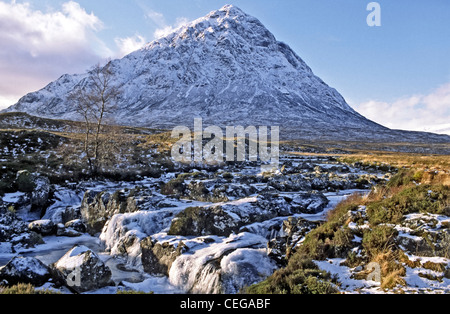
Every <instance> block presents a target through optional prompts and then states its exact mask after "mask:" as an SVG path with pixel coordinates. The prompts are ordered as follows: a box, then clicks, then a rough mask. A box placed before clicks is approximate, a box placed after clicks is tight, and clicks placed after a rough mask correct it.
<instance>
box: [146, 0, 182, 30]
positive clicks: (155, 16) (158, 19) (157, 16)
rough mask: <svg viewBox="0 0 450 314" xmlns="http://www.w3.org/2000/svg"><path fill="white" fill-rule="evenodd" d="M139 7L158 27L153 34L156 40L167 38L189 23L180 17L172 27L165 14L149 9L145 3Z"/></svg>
mask: <svg viewBox="0 0 450 314" xmlns="http://www.w3.org/2000/svg"><path fill="white" fill-rule="evenodd" d="M138 5H139V6H140V7H141V9H142V10H143V11H144V12H145V17H146V18H148V19H149V20H150V21H152V23H153V24H155V25H156V27H157V29H156V30H155V31H154V33H153V37H154V38H155V39H158V38H161V37H164V36H167V35H169V34H170V33H172V32H174V31H175V30H176V29H178V28H179V27H181V26H184V25H186V24H187V23H188V22H189V20H188V19H187V18H185V17H179V18H177V19H176V21H175V23H174V24H173V25H170V23H168V22H167V20H166V17H165V16H164V14H162V13H160V12H157V11H155V10H153V9H151V8H149V7H148V6H147V5H146V4H145V3H142V2H138Z"/></svg>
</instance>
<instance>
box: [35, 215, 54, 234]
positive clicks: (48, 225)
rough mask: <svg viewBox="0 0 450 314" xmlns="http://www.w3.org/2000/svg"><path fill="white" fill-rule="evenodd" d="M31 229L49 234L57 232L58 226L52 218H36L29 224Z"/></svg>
mask: <svg viewBox="0 0 450 314" xmlns="http://www.w3.org/2000/svg"><path fill="white" fill-rule="evenodd" d="M28 229H29V230H30V231H34V232H36V233H38V234H40V235H43V236H48V235H52V234H55V233H56V226H55V224H54V223H53V221H51V220H46V219H44V220H36V221H33V222H31V223H30V224H29V225H28Z"/></svg>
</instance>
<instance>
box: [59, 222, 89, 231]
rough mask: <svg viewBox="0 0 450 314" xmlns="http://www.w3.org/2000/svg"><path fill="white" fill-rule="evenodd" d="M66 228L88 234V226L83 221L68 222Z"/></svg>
mask: <svg viewBox="0 0 450 314" xmlns="http://www.w3.org/2000/svg"><path fill="white" fill-rule="evenodd" d="M64 227H66V228H70V229H73V230H75V231H78V232H81V233H85V232H86V225H85V224H84V223H83V221H82V220H81V219H75V220H71V221H68V222H67V223H66V224H65V225H64Z"/></svg>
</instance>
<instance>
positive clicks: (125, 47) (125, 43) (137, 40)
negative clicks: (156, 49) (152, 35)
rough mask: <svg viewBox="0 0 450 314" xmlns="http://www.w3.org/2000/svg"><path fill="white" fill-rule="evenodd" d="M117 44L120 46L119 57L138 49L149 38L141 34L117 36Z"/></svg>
mask: <svg viewBox="0 0 450 314" xmlns="http://www.w3.org/2000/svg"><path fill="white" fill-rule="evenodd" d="M115 42H116V45H117V47H118V48H119V51H118V57H119V58H121V57H124V56H126V55H127V54H129V53H131V52H133V51H136V50H138V49H140V48H142V47H144V46H145V44H146V43H147V40H146V39H145V37H143V36H141V35H134V36H131V37H126V38H116V39H115Z"/></svg>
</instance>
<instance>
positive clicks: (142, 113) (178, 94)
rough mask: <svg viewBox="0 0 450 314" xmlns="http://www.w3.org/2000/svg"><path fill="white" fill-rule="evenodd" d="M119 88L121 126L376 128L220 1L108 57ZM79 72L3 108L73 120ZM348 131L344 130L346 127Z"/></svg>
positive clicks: (260, 28)
mask: <svg viewBox="0 0 450 314" xmlns="http://www.w3.org/2000/svg"><path fill="white" fill-rule="evenodd" d="M111 65H112V66H111V70H112V72H113V73H114V83H115V84H116V85H117V86H119V87H121V90H123V91H124V93H123V95H121V96H120V98H119V99H118V103H117V106H116V111H115V112H114V117H115V118H116V121H123V123H124V124H126V125H133V126H148V127H153V128H163V129H170V128H172V127H174V126H178V125H190V124H191V123H193V121H194V118H199V117H201V118H203V121H204V125H208V124H209V125H218V126H227V125H270V126H281V127H282V128H283V129H284V130H285V132H286V134H288V135H289V136H294V135H295V134H297V135H299V134H300V135H301V136H312V135H310V134H313V135H315V136H317V134H334V133H335V132H336V130H344V131H342V132H341V133H345V130H347V129H351V130H361V129H363V130H367V129H371V130H380V129H382V128H381V127H380V126H378V125H375V123H373V122H371V121H368V120H367V119H365V118H363V117H362V116H360V115H359V114H358V113H356V112H355V111H354V110H353V109H352V108H351V107H350V106H349V105H348V104H347V103H346V101H345V99H344V98H343V97H342V96H341V95H340V94H339V93H338V92H337V91H336V90H335V89H333V88H331V87H329V86H328V85H327V84H326V83H324V82H323V81H322V80H321V79H320V78H318V77H317V76H315V75H314V73H313V72H312V70H311V69H310V68H309V67H308V66H307V64H306V63H305V62H304V61H303V60H302V59H301V58H300V57H299V56H298V55H297V54H296V53H295V52H294V51H293V50H292V49H291V48H290V47H289V46H288V45H286V44H284V43H281V42H278V41H277V40H276V38H275V36H274V35H273V34H272V33H271V32H270V31H269V30H268V29H267V28H266V27H265V26H264V25H263V24H262V23H261V22H260V21H259V20H258V19H257V18H255V17H252V16H250V15H248V14H246V13H244V12H243V11H242V10H241V9H239V8H238V7H236V6H233V5H226V6H224V7H222V8H221V9H219V10H216V11H213V12H211V13H209V14H208V15H207V16H205V17H202V18H200V19H197V20H195V21H193V22H191V23H189V24H187V25H185V26H183V27H181V28H179V29H177V30H175V31H174V32H173V33H172V34H169V35H167V36H166V37H162V38H160V39H157V40H155V41H153V42H152V43H150V44H148V45H147V46H146V47H144V48H143V49H141V50H138V51H135V52H133V53H131V54H130V55H127V56H125V57H124V58H122V59H120V60H114V61H112V62H111ZM86 76H87V75H78V76H65V77H62V78H61V79H59V80H57V81H55V82H53V83H51V84H49V85H48V86H47V87H46V88H44V89H42V90H40V91H38V92H35V93H31V94H28V95H26V96H25V97H23V98H22V99H21V100H20V101H19V102H18V103H17V104H16V105H15V106H12V107H10V108H8V109H7V111H9V112H12V111H22V112H28V113H30V114H33V115H36V116H41V117H50V118H60V119H61V118H63V119H74V120H76V119H79V116H78V115H77V113H76V112H75V111H74V109H73V107H74V106H73V105H72V104H71V103H70V100H69V98H68V95H70V93H71V91H73V89H74V88H76V86H77V85H78V84H83V80H85V79H86ZM349 132H350V131H349Z"/></svg>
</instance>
